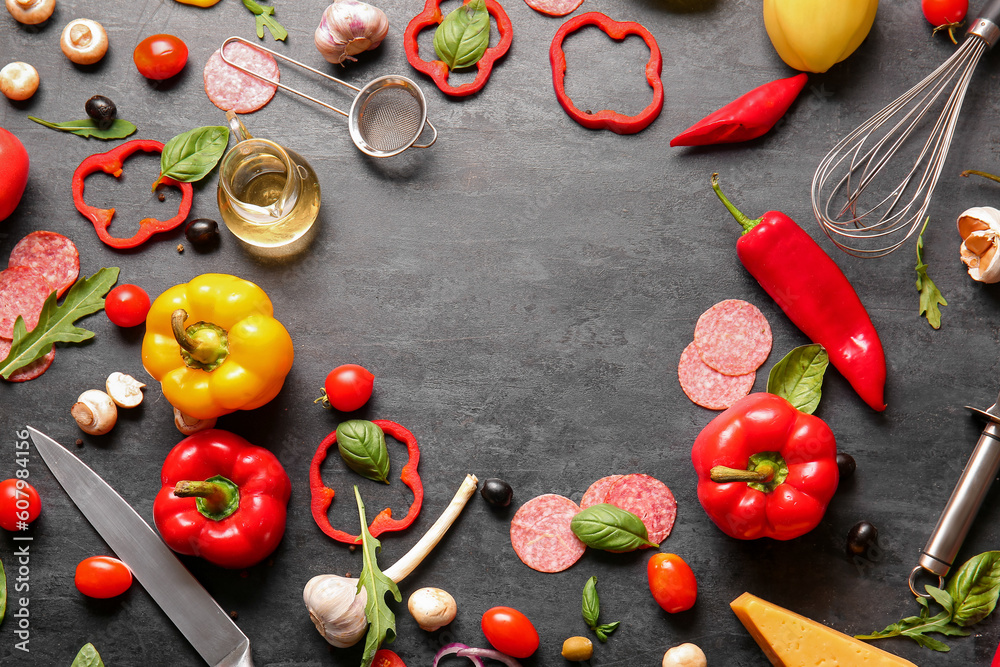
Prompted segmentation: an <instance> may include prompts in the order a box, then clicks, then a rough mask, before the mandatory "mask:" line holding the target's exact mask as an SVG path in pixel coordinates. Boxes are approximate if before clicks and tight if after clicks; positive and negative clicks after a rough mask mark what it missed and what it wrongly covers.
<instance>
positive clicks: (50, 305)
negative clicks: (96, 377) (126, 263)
mask: <svg viewBox="0 0 1000 667" xmlns="http://www.w3.org/2000/svg"><path fill="white" fill-rule="evenodd" d="M118 271H119V269H118V267H116V266H113V267H110V268H103V269H101V270H100V271H98V272H97V273H95V274H94V275H92V276H91V277H89V278H86V279H84V280H78V281H76V282H75V283H74V284H73V286H72V287H71V288H70V289H69V292H67V293H66V298H65V299H63V302H62V305H59V306H57V305H56V293H55V292H54V291H53V292H52V293H51V294H49V296H48V297H46V299H45V303H44V304H42V312H41V313H40V314H39V316H38V324H37V325H35V328H34V329H32V330H31V332H30V333H29V332H28V331H27V327H26V326H25V324H24V318H23V317H21V316H20V315H18V317H17V320H16V321H15V322H14V340H13V342H12V343H11V346H10V353H9V354H8V355H7V357H6V358H5V359H3V360H2V361H0V377H3V378H4V379H5V380H6V379H8V378H10V376H11V374H13V373H14V371H16V370H17V369H19V368H23V367H25V366H27V365H28V364H30V363H31V362H33V361H35V360H36V359H40V358H41V357H44V356H45V355H46V354H48V352H49V350H50V349H51V348H52V344H53V343H79V342H80V341H84V340H88V339H90V338H93V337H94V332H93V331H87V330H86V329H82V328H80V327H77V326H74V325H73V323H74V322H76V320H78V319H80V318H81V317H83V316H84V315H90V314H91V313H96V312H97V311H99V310H102V309H103V308H104V295H105V294H107V293H108V291H109V290H110V289H111V287H112V286H113V285H114V284H115V282H117V281H118Z"/></svg>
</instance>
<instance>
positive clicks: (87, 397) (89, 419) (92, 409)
mask: <svg viewBox="0 0 1000 667" xmlns="http://www.w3.org/2000/svg"><path fill="white" fill-rule="evenodd" d="M70 414H72V415H73V419H75V420H76V423H77V425H78V426H79V427H80V428H81V429H82V430H83V432H84V433H89V434H91V435H104V434H105V433H107V432H108V431H110V430H111V429H112V428H113V427H114V425H115V422H116V421H118V409H117V408H116V407H115V402H114V401H112V400H111V397H110V396H108V395H107V394H105V393H104V392H103V391H101V390H100V389H88V390H87V391H85V392H83V393H82V394H80V397H79V398H78V399H76V403H74V404H73V408H72V409H71V410H70Z"/></svg>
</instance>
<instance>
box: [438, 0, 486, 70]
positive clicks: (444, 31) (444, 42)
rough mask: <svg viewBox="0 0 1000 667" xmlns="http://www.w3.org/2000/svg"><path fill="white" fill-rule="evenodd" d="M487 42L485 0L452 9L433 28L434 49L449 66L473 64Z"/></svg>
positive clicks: (473, 0)
mask: <svg viewBox="0 0 1000 667" xmlns="http://www.w3.org/2000/svg"><path fill="white" fill-rule="evenodd" d="M489 45H490V13H489V11H488V10H487V9H486V2H485V0H471V2H469V3H468V4H466V5H462V6H461V7H459V8H457V9H455V10H453V11H452V12H451V13H450V14H448V16H446V17H445V19H444V21H442V22H441V25H439V26H438V27H437V30H435V31H434V51H435V52H436V53H437V55H438V58H440V59H441V60H442V61H443V62H444V64H445V65H447V66H448V69H460V68H463V67H472V66H473V65H475V64H476V63H477V62H479V59H480V58H482V57H483V54H484V53H486V49H487V48H489Z"/></svg>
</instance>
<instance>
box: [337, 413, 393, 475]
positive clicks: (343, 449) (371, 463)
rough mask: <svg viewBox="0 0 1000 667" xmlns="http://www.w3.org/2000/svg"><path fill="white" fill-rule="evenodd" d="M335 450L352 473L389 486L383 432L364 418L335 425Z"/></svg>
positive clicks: (387, 454)
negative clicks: (337, 450) (338, 451)
mask: <svg viewBox="0 0 1000 667" xmlns="http://www.w3.org/2000/svg"><path fill="white" fill-rule="evenodd" d="M337 449H339V450H340V456H341V457H342V458H343V459H344V462H345V463H347V467H349V468H350V469H351V470H353V471H354V472H356V473H358V474H359V475H361V476H362V477H366V478H368V479H372V480H375V481H376V482H385V483H386V484H388V483H389V450H388V449H387V448H386V446H385V433H383V432H382V429H380V428H379V427H378V426H377V425H375V424H373V423H372V422H370V421H366V420H364V419H352V420H350V421H346V422H344V423H343V424H340V425H339V426H337Z"/></svg>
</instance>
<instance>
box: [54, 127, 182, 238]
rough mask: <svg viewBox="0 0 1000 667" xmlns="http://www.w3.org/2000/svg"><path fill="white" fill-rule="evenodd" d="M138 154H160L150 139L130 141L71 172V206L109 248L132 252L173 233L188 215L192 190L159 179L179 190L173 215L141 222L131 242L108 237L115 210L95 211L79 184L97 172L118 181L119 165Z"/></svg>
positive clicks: (81, 184)
mask: <svg viewBox="0 0 1000 667" xmlns="http://www.w3.org/2000/svg"><path fill="white" fill-rule="evenodd" d="M138 151H145V152H147V153H160V152H162V151H163V144H162V143H160V142H159V141H154V140H152V139H134V140H132V141H128V142H125V143H124V144H122V145H121V146H117V147H115V148H112V149H111V150H110V151H108V152H107V153H96V154H94V155H91V156H90V157H88V158H86V159H85V160H84V161H83V162H81V163H80V166H79V167H77V168H76V171H75V172H73V203H74V204H75V205H76V210H78V211H79V212H80V213H82V214H83V215H84V217H86V218H87V219H88V220H90V221H91V222H92V223H93V224H94V229H95V230H96V231H97V236H98V238H100V239H101V240H102V241H104V243H106V244H107V245H109V246H111V247H112V248H119V249H126V248H135V247H136V246H138V245H140V244H142V243H144V242H145V241H146V240H147V239H149V237H150V236H152V235H153V234H156V233H157V232H166V231H170V230H171V229H174V228H175V227H177V226H178V225H180V224H181V223H182V222H184V221H185V220H187V217H188V214H189V213H190V212H191V203H192V202H193V200H194V189H193V188H192V187H191V184H190V183H181V182H179V181H175V180H174V179H172V178H163V179H160V183H163V184H164V185H173V186H174V187H177V188H180V191H181V206H180V209H179V210H178V212H177V215H175V216H174V217H172V218H170V219H169V220H157V219H156V218H143V219H142V220H140V221H139V231H138V232H136V233H135V236H133V237H132V238H128V239H122V238H118V237H116V236H111V234H109V233H108V226H110V225H111V219H112V218H113V217H114V216H115V209H113V208H96V207H94V206H90V205H88V204H87V203H86V202H84V201H83V181H84V179H86V178H87V176H89V175H90V174H93V173H95V172H97V171H103V172H104V173H106V174H111V175H113V176H114V177H115V178H118V177H119V176H121V175H122V163H123V162H124V161H125V159H126V158H128V157H129V156H130V155H132V154H133V153H136V152H138Z"/></svg>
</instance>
